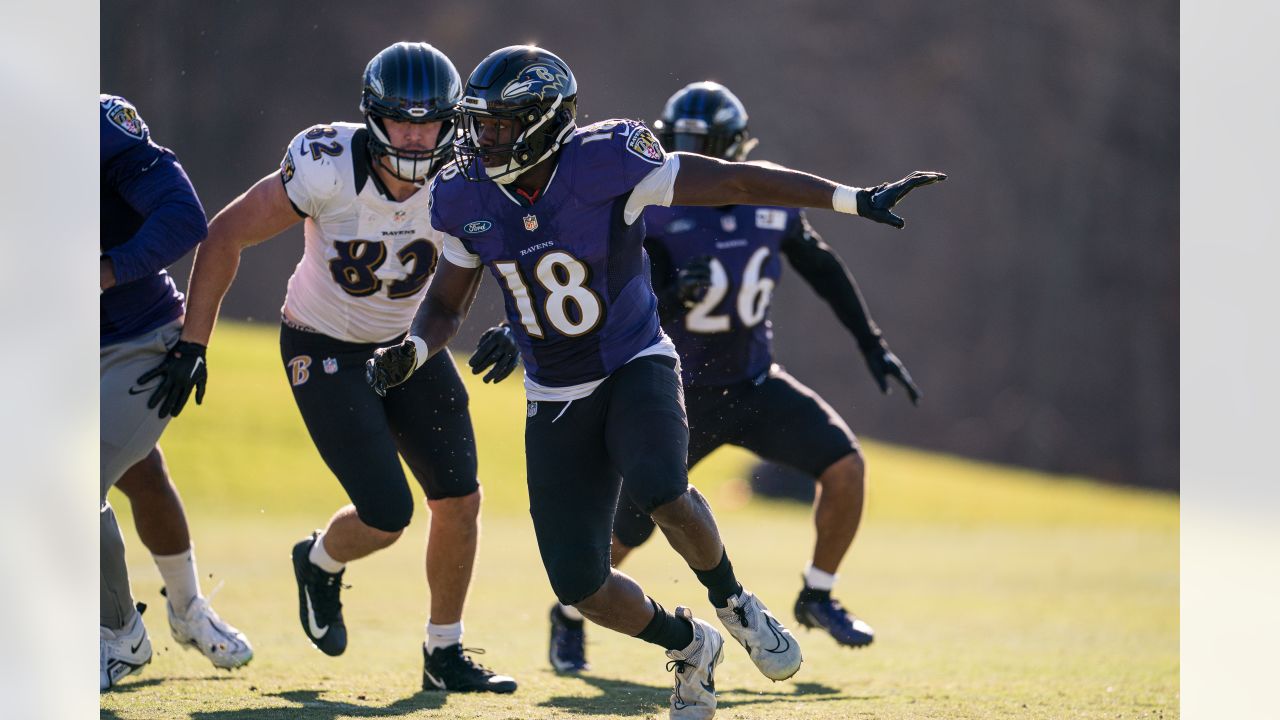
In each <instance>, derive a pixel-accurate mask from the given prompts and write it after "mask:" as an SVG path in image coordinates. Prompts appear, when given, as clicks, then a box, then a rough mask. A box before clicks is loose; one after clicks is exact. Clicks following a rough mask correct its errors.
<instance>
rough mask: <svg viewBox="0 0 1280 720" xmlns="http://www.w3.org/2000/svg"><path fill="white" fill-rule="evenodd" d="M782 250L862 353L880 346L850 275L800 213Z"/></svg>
mask: <svg viewBox="0 0 1280 720" xmlns="http://www.w3.org/2000/svg"><path fill="white" fill-rule="evenodd" d="M782 252H783V253H784V254H785V255H786V256H787V260H789V261H790V262H791V266H792V267H794V268H795V269H796V272H798V273H800V275H801V277H803V278H804V279H805V281H806V282H808V283H809V285H810V286H811V287H812V288H813V290H814V292H816V293H818V295H819V296H821V297H822V299H823V300H826V301H827V304H829V305H830V306H831V309H832V310H833V311H835V314H836V317H838V318H840V322H841V323H842V324H843V325H844V326H845V327H846V328H848V329H849V332H850V333H852V334H853V336H854V338H856V339H857V341H858V347H859V348H861V349H862V352H863V353H866V352H870V351H872V350H875V349H876V348H878V347H880V346H881V339H880V328H878V327H876V324H875V321H873V320H872V319H871V313H870V312H869V311H868V310H867V304H866V302H865V301H864V300H863V299H862V293H861V292H859V290H858V284H857V282H856V281H854V279H853V274H852V273H850V272H849V269H848V268H847V267H845V264H844V263H843V262H842V261H841V260H840V257H839V256H838V255H836V254H835V252H834V251H833V250H832V249H831V248H830V246H828V245H827V244H826V243H824V242H823V241H822V238H821V237H819V236H818V233H817V232H815V231H814V229H813V228H812V227H811V226H810V225H809V221H808V220H807V219H806V218H805V217H804V214H803V213H801V214H799V215H798V216H797V217H796V219H795V220H794V221H793V222H792V224H791V227H790V228H788V231H787V235H786V236H785V237H784V238H783V240H782Z"/></svg>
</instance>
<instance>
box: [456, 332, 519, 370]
mask: <svg viewBox="0 0 1280 720" xmlns="http://www.w3.org/2000/svg"><path fill="white" fill-rule="evenodd" d="M518 362H520V346H519V345H517V344H516V334H515V332H514V331H513V330H512V329H511V328H510V326H508V325H507V324H506V323H502V324H501V325H498V326H497V327H491V328H489V329H488V330H485V331H484V334H483V335H481V336H480V342H478V343H476V351H475V352H474V353H472V355H471V359H470V360H468V361H467V364H468V365H470V366H471V374H472V375H479V374H480V373H482V372H484V371H485V368H489V367H492V369H491V370H489V373H488V374H487V375H485V376H484V381H485V382H493V383H500V382H502V381H503V380H504V379H506V377H507V376H508V375H510V374H511V371H512V370H515V369H516V363H518Z"/></svg>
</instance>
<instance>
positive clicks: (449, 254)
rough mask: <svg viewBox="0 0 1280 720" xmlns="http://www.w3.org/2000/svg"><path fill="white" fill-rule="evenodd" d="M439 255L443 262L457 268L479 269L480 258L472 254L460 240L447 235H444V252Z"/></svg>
mask: <svg viewBox="0 0 1280 720" xmlns="http://www.w3.org/2000/svg"><path fill="white" fill-rule="evenodd" d="M441 254H442V255H444V259H445V260H448V261H449V262H451V263H453V264H454V265H457V266H458V267H465V268H475V267H480V256H479V255H476V254H474V253H472V252H471V251H470V250H468V249H467V246H466V245H463V244H462V241H461V240H459V239H458V238H456V237H454V236H452V235H450V234H448V233H445V234H444V252H443V253H441Z"/></svg>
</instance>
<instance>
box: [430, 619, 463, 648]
mask: <svg viewBox="0 0 1280 720" xmlns="http://www.w3.org/2000/svg"><path fill="white" fill-rule="evenodd" d="M461 642H462V621H461V620H459V621H458V622H456V623H449V624H448V625H436V624H435V623H433V622H428V623H427V652H428V653H433V652H435V651H436V648H442V647H449V646H450V645H457V644H459V643H461Z"/></svg>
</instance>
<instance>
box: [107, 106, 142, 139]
mask: <svg viewBox="0 0 1280 720" xmlns="http://www.w3.org/2000/svg"><path fill="white" fill-rule="evenodd" d="M107 119H108V120H110V121H111V124H112V125H115V126H116V127H118V128H120V130H121V131H123V132H124V134H126V135H128V136H130V137H135V138H138V139H139V140H141V139H142V138H143V137H144V136H146V134H147V124H146V123H144V122H142V118H140V117H138V111H137V110H135V109H134V107H133V106H132V105H130V104H129V103H127V102H124V101H123V100H116V101H115V104H114V105H113V106H112V108H111V109H110V110H108V111H107Z"/></svg>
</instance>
